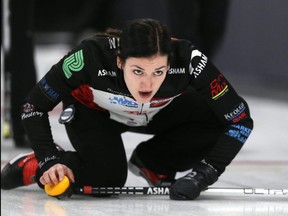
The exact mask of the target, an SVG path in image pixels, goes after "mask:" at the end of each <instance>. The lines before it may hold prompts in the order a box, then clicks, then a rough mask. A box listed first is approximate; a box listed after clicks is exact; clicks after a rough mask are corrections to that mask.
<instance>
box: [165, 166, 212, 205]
mask: <svg viewBox="0 0 288 216" xmlns="http://www.w3.org/2000/svg"><path fill="white" fill-rule="evenodd" d="M217 180H218V174H217V170H216V169H214V168H213V167H212V166H211V165H208V164H206V163H203V162H199V163H198V164H196V165H195V166H194V167H193V169H192V171H191V172H190V173H188V174H187V175H185V176H184V177H182V178H179V179H178V180H177V181H176V182H175V183H174V184H173V185H172V186H171V188H170V199H173V200H194V199H196V198H197V197H198V196H199V195H200V192H201V191H203V190H205V189H206V188H207V187H208V186H209V185H211V184H213V183H215V182H216V181H217Z"/></svg>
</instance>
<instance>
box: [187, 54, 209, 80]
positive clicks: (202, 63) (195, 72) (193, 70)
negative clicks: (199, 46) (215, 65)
mask: <svg viewBox="0 0 288 216" xmlns="http://www.w3.org/2000/svg"><path fill="white" fill-rule="evenodd" d="M195 57H200V58H201V59H200V61H199V63H198V64H197V66H196V67H195V68H194V67H193V65H192V64H193V59H194V58H195ZM207 62H208V58H207V57H206V56H205V55H204V54H203V53H201V52H200V51H199V50H193V51H192V53H191V61H190V65H189V72H190V74H191V75H192V74H193V75H194V77H195V78H197V77H198V76H199V75H200V74H201V72H202V71H203V69H204V68H205V67H206V64H207Z"/></svg>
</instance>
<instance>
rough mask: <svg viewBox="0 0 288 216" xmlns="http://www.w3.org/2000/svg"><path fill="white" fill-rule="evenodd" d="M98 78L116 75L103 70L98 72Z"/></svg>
mask: <svg viewBox="0 0 288 216" xmlns="http://www.w3.org/2000/svg"><path fill="white" fill-rule="evenodd" d="M98 76H111V77H116V76H117V73H116V72H115V71H107V70H105V69H102V70H99V71H98Z"/></svg>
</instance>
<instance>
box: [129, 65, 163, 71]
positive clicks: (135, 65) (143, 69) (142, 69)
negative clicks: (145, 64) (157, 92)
mask: <svg viewBox="0 0 288 216" xmlns="http://www.w3.org/2000/svg"><path fill="white" fill-rule="evenodd" d="M131 66H132V67H136V68H139V69H140V70H144V68H141V67H139V66H138V65H131ZM165 67H166V66H165V65H163V66H161V67H159V68H155V70H160V69H162V68H165Z"/></svg>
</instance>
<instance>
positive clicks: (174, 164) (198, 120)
mask: <svg viewBox="0 0 288 216" xmlns="http://www.w3.org/2000/svg"><path fill="white" fill-rule="evenodd" d="M188 97H189V100H188ZM191 97H192V98H191ZM74 106H75V107H76V115H75V119H74V120H73V121H72V123H71V124H69V125H67V126H66V130H67V133H68V136H69V138H70V141H71V143H72V145H73V147H74V148H75V150H76V152H66V153H65V154H64V156H63V158H62V159H63V163H64V164H66V165H67V166H68V167H70V168H71V169H72V170H73V172H74V175H75V177H76V184H79V185H94V186H123V185H124V184H125V182H126V178H127V158H126V154H125V149H124V145H123V141H122V138H121V133H123V132H125V131H131V130H132V131H133V132H141V133H143V132H144V133H149V134H154V136H153V137H152V138H151V139H150V140H148V141H145V142H142V143H140V144H139V145H138V146H137V147H136V151H137V153H138V155H139V157H140V159H141V160H142V161H143V162H144V164H145V165H146V166H147V167H148V168H150V169H151V170H153V171H155V172H159V173H171V172H177V171H185V170H188V169H190V168H191V167H192V165H193V163H195V162H197V161H199V160H201V159H203V157H204V156H205V154H207V153H208V152H209V151H210V150H211V148H212V147H213V146H214V144H215V143H216V141H217V138H218V137H219V135H220V134H221V133H222V131H223V126H222V125H221V124H220V123H219V121H218V120H217V119H216V117H215V116H214V114H213V113H212V112H211V111H210V109H209V107H208V106H207V104H206V103H205V102H203V101H202V99H201V98H200V97H199V96H198V95H197V94H195V93H189V95H188V94H184V95H183V96H181V97H178V98H177V99H176V100H174V101H173V102H172V103H171V104H170V105H168V106H167V107H166V108H165V109H164V110H162V111H161V112H159V113H158V114H157V115H156V116H155V117H154V119H153V120H152V121H151V122H150V123H149V124H148V125H147V127H139V128H130V127H128V126H126V125H123V124H120V123H118V122H116V121H114V120H111V119H109V114H108V113H105V112H101V111H97V110H92V109H89V108H87V107H85V106H83V105H81V104H79V103H74Z"/></svg>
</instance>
